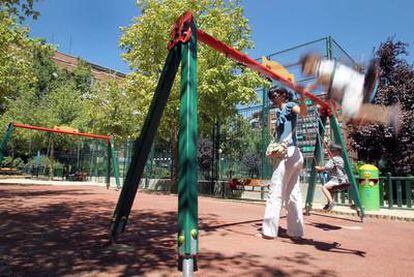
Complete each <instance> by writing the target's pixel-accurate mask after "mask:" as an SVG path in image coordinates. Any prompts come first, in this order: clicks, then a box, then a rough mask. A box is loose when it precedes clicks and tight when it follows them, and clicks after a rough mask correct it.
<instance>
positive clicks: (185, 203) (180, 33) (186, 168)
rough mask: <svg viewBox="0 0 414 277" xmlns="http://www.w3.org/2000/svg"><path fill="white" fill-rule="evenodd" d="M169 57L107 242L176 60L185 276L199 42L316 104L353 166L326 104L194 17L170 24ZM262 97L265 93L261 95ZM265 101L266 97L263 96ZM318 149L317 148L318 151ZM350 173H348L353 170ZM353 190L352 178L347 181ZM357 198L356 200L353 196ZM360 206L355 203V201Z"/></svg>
mask: <svg viewBox="0 0 414 277" xmlns="http://www.w3.org/2000/svg"><path fill="white" fill-rule="evenodd" d="M171 38H172V40H171V42H170V43H169V45H168V49H169V53H168V56H167V59H166V62H165V65H164V68H163V71H162V73H161V76H160V79H159V81H158V85H157V88H156V91H155V94H154V97H153V100H152V103H151V106H150V109H149V112H148V114H147V117H146V120H145V123H144V126H143V129H142V131H141V134H140V136H139V138H138V139H137V140H136V142H135V145H134V150H133V157H132V160H131V165H130V167H129V169H128V173H127V176H126V179H125V183H124V186H123V188H122V192H121V194H120V197H119V200H118V203H117V206H116V208H115V212H114V216H113V221H112V225H111V231H110V232H111V234H110V236H111V240H112V241H114V240H116V239H117V237H118V235H119V234H120V233H121V232H123V231H124V230H125V226H126V223H127V220H128V217H129V214H130V211H131V207H132V204H133V201H134V198H135V195H136V193H137V189H138V185H139V182H140V179H141V176H142V174H143V171H144V167H145V163H146V161H147V158H148V155H149V152H150V149H151V146H152V143H153V141H154V136H155V133H156V130H157V128H158V126H159V123H160V119H161V116H162V112H163V110H164V108H165V105H166V103H167V101H168V98H169V95H170V91H171V87H172V85H173V82H174V78H175V75H176V73H177V70H178V66H179V64H180V62H182V71H181V94H180V97H181V102H180V130H179V139H178V143H179V153H180V157H179V181H178V268H179V269H180V270H182V271H183V275H184V276H192V275H193V272H194V271H196V270H197V255H198V199H197V198H198V195H197V186H198V184H197V151H196V141H197V41H200V42H203V43H204V44H206V45H208V46H210V47H212V48H213V49H215V50H216V51H218V52H220V53H223V54H224V55H226V56H227V57H229V58H231V59H233V60H235V61H237V62H238V63H241V64H242V65H244V66H246V67H248V68H251V69H253V70H255V71H257V72H259V73H261V74H262V75H264V76H266V77H268V78H271V79H273V80H277V81H278V82H280V83H282V84H283V85H285V86H286V87H289V88H291V89H293V90H295V91H296V92H298V93H300V94H302V95H303V96H305V97H307V98H309V99H311V100H312V101H313V102H314V103H316V104H319V105H320V107H321V111H322V112H323V114H324V116H325V117H326V116H329V117H330V121H331V125H332V127H333V128H334V132H335V134H336V137H337V138H338V140H339V142H340V143H341V144H342V147H343V150H344V156H345V160H346V162H345V163H346V164H345V165H346V170H347V173H350V170H351V167H350V163H349V160H348V156H347V152H346V148H345V145H344V141H343V138H342V135H341V133H340V128H339V125H338V122H337V120H336V118H335V115H334V114H332V113H331V108H330V106H329V104H328V103H327V102H325V101H323V100H321V99H320V98H319V97H317V96H316V95H314V94H312V93H311V92H309V91H308V90H306V89H305V88H303V87H302V86H300V85H298V84H295V83H292V82H290V81H289V80H287V79H285V78H284V77H283V76H281V75H279V74H277V73H275V72H273V71H271V70H269V69H268V68H267V67H265V66H263V65H262V64H260V63H259V62H257V61H256V60H254V59H252V58H250V57H249V56H247V55H245V54H243V53H241V52H239V51H237V50H236V49H234V48H231V47H229V46H227V45H226V44H224V43H223V42H221V41H219V40H217V39H215V38H213V37H211V36H210V35H208V34H206V33H205V32H203V31H202V30H200V29H197V27H196V23H195V19H194V18H193V16H192V14H191V13H190V12H186V13H184V14H183V15H182V16H181V17H180V18H179V20H178V21H177V22H176V23H175V24H174V26H173V30H172V34H171ZM263 95H265V92H264V94H263ZM264 98H265V96H264ZM321 147H322V145H319V149H321ZM351 173H352V172H351ZM350 180H351V183H352V185H353V189H354V190H355V191H356V183H355V179H353V178H350ZM356 198H357V199H359V197H358V196H357V197H356ZM357 205H359V200H358V201H357Z"/></svg>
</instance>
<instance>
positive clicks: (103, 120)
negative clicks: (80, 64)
mask: <svg viewBox="0 0 414 277" xmlns="http://www.w3.org/2000/svg"><path fill="white" fill-rule="evenodd" d="M93 90H94V92H93V93H92V97H91V99H90V107H89V108H88V115H87V117H89V118H90V119H91V122H92V126H91V127H92V130H93V131H94V132H97V133H110V134H113V135H114V137H115V138H118V139H121V140H126V139H127V138H128V137H129V136H130V135H131V134H133V135H135V136H136V135H137V132H138V130H137V125H139V122H140V120H142V118H143V117H142V115H141V114H140V111H139V110H138V109H137V108H136V107H135V104H136V103H135V102H133V101H131V99H133V98H134V97H133V96H131V95H130V91H126V90H125V89H124V85H123V84H122V83H119V82H117V81H115V80H113V81H108V82H103V83H98V84H96V85H95V87H94V88H93ZM140 115H141V116H140ZM134 132H135V133H134Z"/></svg>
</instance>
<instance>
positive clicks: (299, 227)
mask: <svg viewBox="0 0 414 277" xmlns="http://www.w3.org/2000/svg"><path fill="white" fill-rule="evenodd" d="M287 150H288V151H287V152H288V153H287V158H286V159H284V160H282V161H281V162H280V163H279V164H278V165H277V167H276V169H275V171H274V172H273V175H272V180H271V186H270V191H269V194H268V198H267V201H266V209H265V213H264V218H263V224H262V233H263V235H265V236H267V237H277V232H278V229H279V218H280V211H281V209H282V205H283V204H285V207H286V209H287V234H288V236H291V237H301V236H303V212H302V195H301V192H300V188H299V174H300V171H301V169H302V166H303V156H302V153H301V152H300V150H299V148H298V147H295V146H289V147H288V149H287Z"/></svg>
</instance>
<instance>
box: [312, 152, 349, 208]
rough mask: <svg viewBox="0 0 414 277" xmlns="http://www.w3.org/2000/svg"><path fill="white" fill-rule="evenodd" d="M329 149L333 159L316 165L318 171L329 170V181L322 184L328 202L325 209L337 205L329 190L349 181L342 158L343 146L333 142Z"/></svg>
mask: <svg viewBox="0 0 414 277" xmlns="http://www.w3.org/2000/svg"><path fill="white" fill-rule="evenodd" d="M329 151H330V153H331V154H332V155H331V159H330V160H329V161H327V162H326V164H325V165H324V166H315V169H316V171H318V172H327V173H328V175H329V181H328V182H326V183H325V184H324V185H323V186H322V192H323V194H324V195H325V197H326V200H327V202H328V203H327V204H326V205H325V207H323V209H324V210H327V211H330V210H332V209H333V207H334V206H335V202H334V201H333V198H332V195H331V193H330V192H329V190H331V189H332V188H334V187H337V186H340V185H342V184H345V183H348V176H347V175H346V174H345V169H344V164H345V163H344V159H343V158H342V156H341V154H342V148H341V146H340V145H338V144H331V145H330V147H329Z"/></svg>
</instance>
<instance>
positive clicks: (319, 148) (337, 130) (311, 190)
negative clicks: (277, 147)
mask: <svg viewBox="0 0 414 277" xmlns="http://www.w3.org/2000/svg"><path fill="white" fill-rule="evenodd" d="M327 118H328V116H327V115H326V114H323V115H322V116H321V118H320V120H318V132H317V134H316V135H317V136H318V137H317V138H316V143H315V150H314V157H315V159H313V160H312V168H311V172H310V177H309V186H308V192H307V195H306V203H305V211H306V213H307V214H309V212H310V211H311V210H312V202H313V198H314V195H315V188H316V179H317V178H316V177H317V172H316V169H315V166H317V165H320V164H321V163H322V162H323V143H322V140H323V139H324V136H325V130H326V121H327ZM329 123H330V127H331V130H332V133H333V137H334V141H335V142H336V143H338V144H340V145H341V147H342V157H343V159H344V163H345V164H344V165H345V172H346V174H347V176H348V180H349V183H350V187H351V193H352V198H353V200H354V201H355V205H356V210H357V214H358V215H359V217H360V218H361V221H362V220H363V218H364V209H363V207H362V205H361V198H360V196H359V191H358V185H357V182H356V179H355V176H354V173H353V171H352V164H351V162H350V160H349V155H348V151H347V150H346V149H347V148H346V145H345V140H344V138H343V136H342V133H341V127H340V125H339V123H338V119H337V118H336V116H335V114H332V115H331V116H329Z"/></svg>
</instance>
